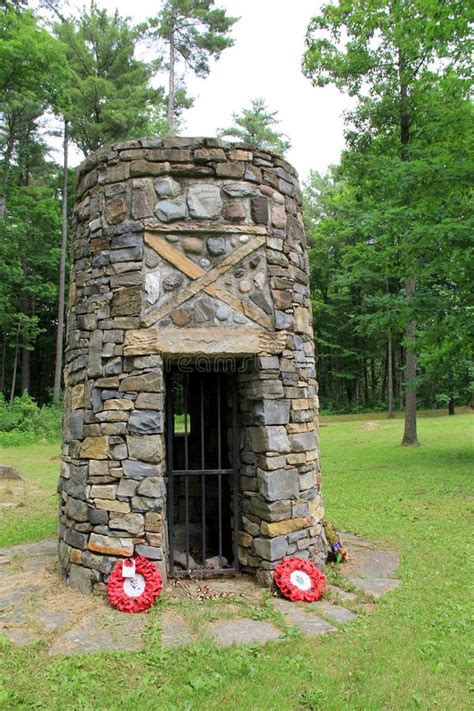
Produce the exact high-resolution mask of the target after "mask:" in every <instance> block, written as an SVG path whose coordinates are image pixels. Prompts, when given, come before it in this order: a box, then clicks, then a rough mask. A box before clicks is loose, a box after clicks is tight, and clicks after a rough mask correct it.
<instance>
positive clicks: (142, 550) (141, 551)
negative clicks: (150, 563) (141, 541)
mask: <svg viewBox="0 0 474 711" xmlns="http://www.w3.org/2000/svg"><path fill="white" fill-rule="evenodd" d="M135 550H136V552H137V553H138V555H144V556H145V558H149V559H150V560H163V549H162V548H159V547H157V546H142V545H138V546H136V548H135Z"/></svg>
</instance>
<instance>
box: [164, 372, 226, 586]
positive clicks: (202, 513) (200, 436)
mask: <svg viewBox="0 0 474 711" xmlns="http://www.w3.org/2000/svg"><path fill="white" fill-rule="evenodd" d="M206 365H207V368H206V372H199V370H198V369H187V371H186V372H183V371H182V370H179V368H177V367H175V368H171V369H170V372H169V373H168V375H167V385H166V393H167V408H166V414H167V417H166V420H167V422H166V426H167V430H166V431H167V462H168V534H169V553H170V558H169V567H170V574H171V575H173V576H175V577H179V576H183V575H193V576H194V575H196V576H203V577H204V576H211V575H222V574H225V573H235V572H236V570H237V567H238V556H237V538H238V465H237V459H238V440H237V437H238V432H237V388H236V380H235V379H236V374H235V372H232V371H233V370H235V368H232V369H230V370H231V372H227V369H225V368H222V367H221V368H219V367H218V366H217V365H216V366H215V367H213V368H210V364H209V362H207V363H206ZM209 371H210V372H209Z"/></svg>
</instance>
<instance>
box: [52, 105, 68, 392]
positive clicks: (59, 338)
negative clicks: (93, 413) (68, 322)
mask: <svg viewBox="0 0 474 711" xmlns="http://www.w3.org/2000/svg"><path fill="white" fill-rule="evenodd" d="M63 156H64V157H63V171H64V176H63V204H62V217H61V220H62V225H61V227H62V229H61V258H60V261H59V290H58V327H57V331H56V363H55V367H54V390H53V401H54V402H55V403H56V404H57V403H58V402H59V398H60V396H61V374H62V369H63V330H64V301H65V298H64V290H65V283H66V251H67V199H68V122H67V120H66V119H65V120H64V144H63Z"/></svg>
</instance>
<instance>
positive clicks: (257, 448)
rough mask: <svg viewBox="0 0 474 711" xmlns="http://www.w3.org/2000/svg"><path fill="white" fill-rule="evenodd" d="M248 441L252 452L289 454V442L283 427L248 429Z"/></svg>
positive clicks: (272, 426)
mask: <svg viewBox="0 0 474 711" xmlns="http://www.w3.org/2000/svg"><path fill="white" fill-rule="evenodd" d="M249 432H250V439H251V442H252V449H253V451H254V452H289V451H291V449H290V442H289V440H288V435H287V432H286V429H285V427H283V426H276V425H271V426H269V427H250V428H249Z"/></svg>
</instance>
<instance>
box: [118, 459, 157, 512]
mask: <svg viewBox="0 0 474 711" xmlns="http://www.w3.org/2000/svg"><path fill="white" fill-rule="evenodd" d="M122 467H123V471H124V474H125V476H127V477H129V478H130V479H142V478H143V477H145V476H156V475H157V474H159V469H158V467H156V466H154V465H153V464H145V463H144V462H135V461H132V460H131V459H125V460H124V461H123V462H122ZM132 508H133V507H132Z"/></svg>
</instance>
